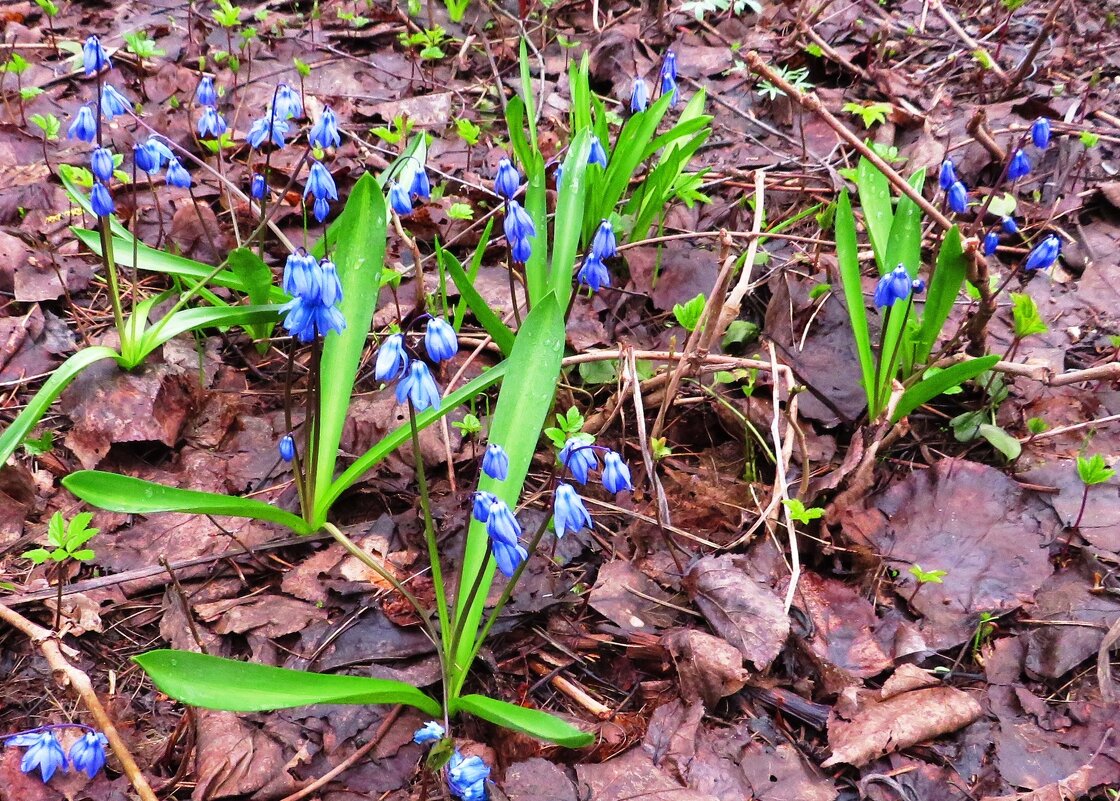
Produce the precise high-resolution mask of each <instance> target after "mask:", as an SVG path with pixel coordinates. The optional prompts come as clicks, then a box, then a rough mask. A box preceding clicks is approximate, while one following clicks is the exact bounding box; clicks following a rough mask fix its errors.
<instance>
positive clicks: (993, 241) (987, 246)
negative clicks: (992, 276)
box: [984, 231, 999, 256]
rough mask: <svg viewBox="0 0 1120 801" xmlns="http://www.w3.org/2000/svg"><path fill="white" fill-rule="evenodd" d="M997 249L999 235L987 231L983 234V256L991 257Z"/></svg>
mask: <svg viewBox="0 0 1120 801" xmlns="http://www.w3.org/2000/svg"><path fill="white" fill-rule="evenodd" d="M998 247H999V234H997V233H996V232H995V231H988V233H986V234H984V255H985V256H991V255H992V254H994V253H995V252H996V248H998Z"/></svg>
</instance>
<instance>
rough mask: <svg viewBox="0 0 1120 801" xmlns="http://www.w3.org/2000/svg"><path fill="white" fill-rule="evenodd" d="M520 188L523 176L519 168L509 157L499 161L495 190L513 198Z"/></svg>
mask: <svg viewBox="0 0 1120 801" xmlns="http://www.w3.org/2000/svg"><path fill="white" fill-rule="evenodd" d="M556 183H557V184H559V183H560V179H559V178H557V179H556ZM520 188H521V176H520V175H519V174H518V173H517V168H516V167H514V166H513V163H512V162H511V161H510V160H509V159H502V160H501V161H499V162H498V173H497V175H495V176H494V191H495V192H497V193H498V194H499V195H500V196H501V197H502V198H503V199H505V200H513V198H514V196H515V195H516V194H517V190H518V189H520Z"/></svg>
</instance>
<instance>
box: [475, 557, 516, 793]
mask: <svg viewBox="0 0 1120 801" xmlns="http://www.w3.org/2000/svg"><path fill="white" fill-rule="evenodd" d="M490 552H491V553H492V554H494V561H495V562H497V563H498V570H500V571H502V575H503V576H505V577H506V578H512V577H513V574H514V573H515V572H516V571H517V568H518V567H519V566H520V565H521V563H522V562H524V561H525V560H526V559H528V558H529V552H528V551H526V550H525V548H524V547H523V546H522V545H521V544H520V543H516V542H515V543H513V544H512V545H510V544H509V543H507V542H502V541H501V540H491V541H490ZM466 797H467V796H463V798H464V799H465V798H466ZM472 797H473V798H485V795H482V796H472Z"/></svg>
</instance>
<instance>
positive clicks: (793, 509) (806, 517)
mask: <svg viewBox="0 0 1120 801" xmlns="http://www.w3.org/2000/svg"><path fill="white" fill-rule="evenodd" d="M782 503H783V504H785V506H786V508H787V509H789V516H790V517H791V518H793V519H794V520H796V521H797V522H798V523H808V522H809V521H810V520H816V519H817V518H818V517H820V516H822V515H823V514H824V509H822V508H820V507H819V506H810V507H808V508H806V507H805V504H804V503H802V502H801V501H800V500H799V499H797V498H786V499H784V500H783V501H782Z"/></svg>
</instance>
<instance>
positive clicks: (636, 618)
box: [590, 559, 675, 632]
mask: <svg viewBox="0 0 1120 801" xmlns="http://www.w3.org/2000/svg"><path fill="white" fill-rule="evenodd" d="M671 600H672V599H671V597H670V596H669V595H668V594H667V593H666V592H665V591H664V590H662V589H661V588H660V587H658V586H657V585H656V584H655V583H654V582H652V581H650V579H649V578H647V577H646V575H645V574H644V573H642V571H640V570H638V568H636V567H635V566H634V565H633V563H632V562H631V561H630V560H628V559H615V560H614V561H612V562H607V564H605V565H603V566H602V567H601V568H599V576H598V578H597V579H596V580H595V587H594V588H593V589H592V590H591V600H590V604H591V608H592V609H594V610H595V611H596V612H598V613H599V614H600V615H602V616H603V617H605V618H606V619H607V620H610V621H612V622H613V623H614V624H615V625H617V626H618V627H619V628H621V629H623V630H624V631H628V632H635V631H645V632H653V631H655V630H657V629H663V628H665V627H666V626H671V625H673V619H674V617H675V613H674V611H673V610H672V609H671V608H670V607H668V606H666V605H665V604H666V603H669V602H671ZM659 601H661V602H662V603H658V602H659Z"/></svg>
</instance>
